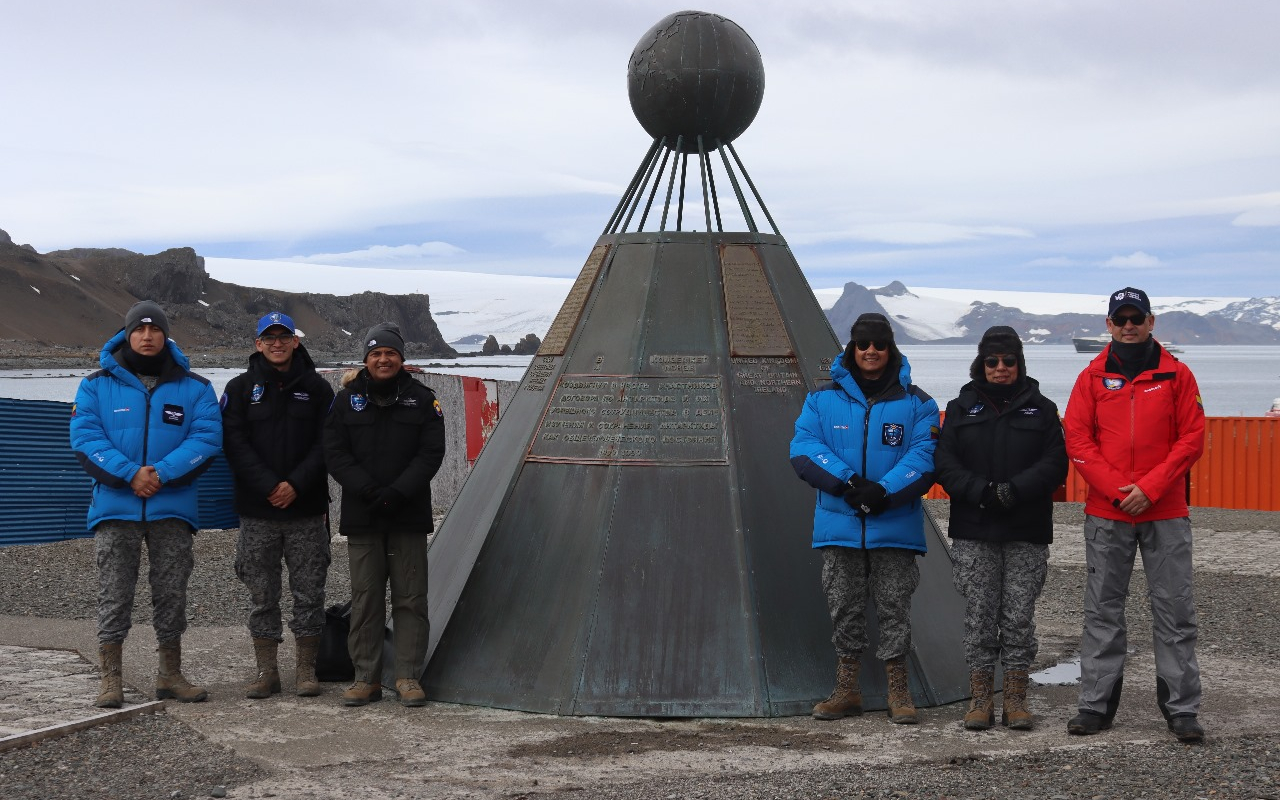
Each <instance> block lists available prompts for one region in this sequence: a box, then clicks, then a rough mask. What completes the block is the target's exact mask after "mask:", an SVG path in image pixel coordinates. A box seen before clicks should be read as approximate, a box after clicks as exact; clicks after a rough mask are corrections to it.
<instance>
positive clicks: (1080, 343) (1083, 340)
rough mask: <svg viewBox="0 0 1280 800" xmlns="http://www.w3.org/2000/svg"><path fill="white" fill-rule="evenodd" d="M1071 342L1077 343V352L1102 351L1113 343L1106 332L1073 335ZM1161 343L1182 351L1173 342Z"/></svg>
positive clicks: (1172, 350) (1169, 348)
mask: <svg viewBox="0 0 1280 800" xmlns="http://www.w3.org/2000/svg"><path fill="white" fill-rule="evenodd" d="M1071 343H1072V344H1073V345H1075V347H1076V352H1077V353H1101V352H1102V351H1103V350H1104V349H1106V346H1107V345H1109V344H1111V335H1110V334H1107V333H1104V334H1102V335H1101V336H1073V337H1071ZM1160 345H1161V346H1162V347H1163V348H1164V349H1165V350H1167V351H1169V352H1170V353H1181V352H1182V348H1181V347H1178V346H1177V345H1175V344H1173V343H1172V342H1161V343H1160Z"/></svg>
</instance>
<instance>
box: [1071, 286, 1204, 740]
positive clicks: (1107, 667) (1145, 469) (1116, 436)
mask: <svg viewBox="0 0 1280 800" xmlns="http://www.w3.org/2000/svg"><path fill="white" fill-rule="evenodd" d="M1155 321H1156V318H1155V315H1154V314H1152V313H1151V301H1150V300H1149V299H1148V298H1147V293H1146V292H1144V291H1142V290H1141V289H1134V288H1132V287H1125V288H1124V289H1121V290H1119V291H1118V292H1115V293H1114V294H1112V295H1111V301H1110V305H1109V308H1108V311H1107V330H1108V331H1109V332H1110V333H1111V338H1112V341H1111V344H1109V345H1107V348H1106V349H1105V350H1103V351H1102V352H1101V353H1100V354H1099V355H1098V357H1097V358H1095V359H1094V360H1093V361H1092V362H1090V364H1089V366H1087V367H1085V369H1084V371H1083V372H1081V373H1080V376H1079V377H1078V378H1077V379H1076V383H1075V387H1074V388H1073V389H1072V390H1071V399H1070V400H1069V401H1068V402H1067V411H1066V414H1065V415H1064V416H1063V419H1062V422H1063V427H1064V428H1065V431H1066V437H1067V454H1068V455H1069V456H1070V458H1071V462H1072V463H1073V464H1074V465H1075V468H1076V471H1077V472H1079V473H1080V475H1081V476H1082V477H1083V478H1084V479H1085V482H1086V483H1088V485H1089V494H1088V498H1087V500H1086V502H1085V523H1084V538H1085V557H1086V562H1087V564H1088V569H1089V572H1088V581H1087V584H1086V586H1085V598H1084V633H1083V635H1082V637H1081V641H1080V699H1079V703H1078V710H1079V713H1078V714H1077V715H1076V716H1075V717H1073V718H1072V719H1071V721H1070V722H1068V723H1067V731H1068V732H1069V733H1072V734H1076V735H1080V736H1088V735H1091V734H1094V733H1097V732H1098V731H1101V730H1106V729H1107V728H1110V727H1111V723H1112V720H1113V719H1114V717H1115V713H1116V708H1117V707H1118V706H1119V704H1120V688H1121V686H1122V684H1123V682H1124V660H1125V650H1126V646H1127V640H1126V636H1125V616H1124V611H1125V600H1126V599H1127V597H1128V595H1129V577H1130V575H1131V574H1132V572H1133V560H1134V555H1135V552H1136V551H1137V550H1141V551H1142V566H1143V569H1144V570H1145V571H1146V575H1147V586H1148V588H1149V594H1150V599H1151V617H1152V627H1153V628H1154V637H1153V638H1154V640H1155V641H1154V645H1155V658H1156V701H1157V703H1158V704H1159V706H1160V711H1161V713H1163V714H1164V717H1165V720H1166V721H1167V722H1168V725H1169V730H1170V731H1172V732H1173V734H1174V736H1176V737H1177V738H1178V740H1179V741H1183V742H1199V741H1201V740H1203V739H1204V729H1203V728H1202V727H1201V726H1200V723H1199V722H1198V721H1197V719H1196V715H1197V714H1198V713H1199V710H1200V667H1199V664H1198V663H1197V662H1196V638H1197V627H1196V608H1195V601H1194V599H1193V596H1192V578H1191V519H1190V517H1189V516H1188V510H1187V494H1188V486H1189V484H1188V480H1189V477H1188V476H1189V474H1190V471H1191V466H1192V465H1193V464H1195V462H1196V461H1197V460H1198V459H1199V458H1200V455H1201V453H1203V452H1204V406H1203V404H1202V403H1201V401H1200V389H1199V387H1198V386H1197V385H1196V379H1195V376H1194V375H1192V374H1191V370H1190V369H1188V368H1187V366H1186V365H1185V364H1183V363H1182V362H1180V361H1178V359H1176V358H1174V357H1173V356H1172V355H1170V354H1169V352H1168V351H1167V350H1165V349H1164V348H1163V347H1161V346H1160V343H1159V342H1157V341H1156V340H1155V339H1153V338H1152V336H1151V331H1152V329H1153V328H1154V327H1155Z"/></svg>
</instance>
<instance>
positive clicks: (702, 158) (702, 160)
mask: <svg viewBox="0 0 1280 800" xmlns="http://www.w3.org/2000/svg"><path fill="white" fill-rule="evenodd" d="M698 174H699V175H700V176H701V177H702V213H703V214H705V215H706V217H707V233H711V201H710V200H708V199H707V154H706V152H705V151H704V150H703V149H702V135H701V134H699V135H698Z"/></svg>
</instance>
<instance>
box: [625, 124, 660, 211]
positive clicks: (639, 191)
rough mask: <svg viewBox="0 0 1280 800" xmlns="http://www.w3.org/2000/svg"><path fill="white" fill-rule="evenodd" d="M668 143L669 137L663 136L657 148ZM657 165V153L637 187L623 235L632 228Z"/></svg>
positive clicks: (651, 159)
mask: <svg viewBox="0 0 1280 800" xmlns="http://www.w3.org/2000/svg"><path fill="white" fill-rule="evenodd" d="M666 141H667V137H665V136H663V137H662V138H661V139H659V140H658V144H657V147H661V146H662V145H664V144H666ZM650 152H654V151H650ZM657 164H658V157H657V154H656V152H655V153H654V156H653V157H652V158H650V159H649V170H648V171H647V172H646V173H645V175H644V180H643V181H641V183H640V185H639V186H638V187H636V195H635V200H634V201H633V202H632V203H631V210H630V211H628V212H627V218H626V220H625V221H624V222H623V223H622V232H623V233H626V232H627V228H629V227H631V217H632V216H634V215H635V213H636V209H637V208H638V207H639V206H640V198H641V197H643V196H644V187H645V186H648V185H649V177H650V176H651V175H653V168H654V167H655V166H657Z"/></svg>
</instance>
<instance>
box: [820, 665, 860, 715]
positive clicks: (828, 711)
mask: <svg viewBox="0 0 1280 800" xmlns="http://www.w3.org/2000/svg"><path fill="white" fill-rule="evenodd" d="M861 670H862V662H861V661H859V660H858V657H857V656H840V662H839V663H838V664H837V665H836V688H835V689H833V690H832V691H831V696H830V697H828V698H827V699H826V700H823V701H822V702H821V703H818V704H817V705H816V706H814V707H813V717H814V719H841V718H842V717H849V716H857V715H859V714H861V713H862V687H861V685H859V683H858V678H859V674H860V672H861Z"/></svg>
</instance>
